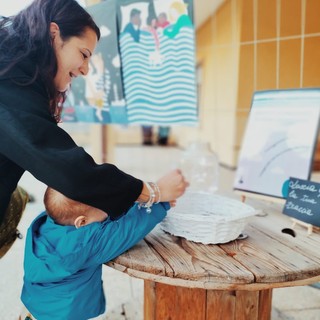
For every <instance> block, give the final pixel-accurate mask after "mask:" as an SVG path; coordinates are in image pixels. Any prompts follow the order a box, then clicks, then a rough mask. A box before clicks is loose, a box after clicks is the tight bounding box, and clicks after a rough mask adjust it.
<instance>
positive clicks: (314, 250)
mask: <svg viewBox="0 0 320 320" xmlns="http://www.w3.org/2000/svg"><path fill="white" fill-rule="evenodd" d="M281 210H282V209H281V208H279V209H278V210H276V209H275V208H274V207H269V208H268V209H266V211H267V212H268V214H269V216H268V217H263V218H261V217H254V219H253V223H254V226H255V227H256V228H257V229H258V230H260V231H261V232H264V233H265V234H267V235H268V236H270V237H272V238H273V239H276V240H277V241H279V242H281V243H283V244H286V245H287V246H288V247H290V248H292V249H293V250H296V251H298V252H300V253H301V254H303V255H305V256H307V257H309V258H310V259H311V260H314V261H315V262H316V263H318V264H320V250H319V244H320V230H319V229H315V230H314V232H313V233H312V234H311V235H309V236H308V235H307V229H306V228H304V227H302V226H297V227H296V228H295V229H294V232H295V235H296V236H295V237H292V236H290V235H288V234H285V233H283V232H282V230H283V229H285V228H291V226H292V221H291V219H290V218H288V216H286V215H284V214H282V213H280V212H281Z"/></svg>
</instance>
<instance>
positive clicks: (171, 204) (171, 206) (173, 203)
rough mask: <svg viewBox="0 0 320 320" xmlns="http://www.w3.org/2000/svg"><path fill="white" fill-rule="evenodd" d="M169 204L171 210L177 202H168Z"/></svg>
mask: <svg viewBox="0 0 320 320" xmlns="http://www.w3.org/2000/svg"><path fill="white" fill-rule="evenodd" d="M169 204H170V208H173V207H175V206H176V204H177V200H172V201H169Z"/></svg>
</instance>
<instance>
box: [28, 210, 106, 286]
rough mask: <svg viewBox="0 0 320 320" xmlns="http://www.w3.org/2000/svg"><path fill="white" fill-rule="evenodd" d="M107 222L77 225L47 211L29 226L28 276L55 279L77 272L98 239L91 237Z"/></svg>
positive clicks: (48, 279)
mask: <svg viewBox="0 0 320 320" xmlns="http://www.w3.org/2000/svg"><path fill="white" fill-rule="evenodd" d="M106 221H108V220H106ZM104 223H105V222H103V223H93V224H91V225H90V226H91V227H90V228H89V229H88V228H87V226H84V227H81V228H79V229H76V228H75V227H74V226H61V225H58V224H56V223H55V222H54V221H53V220H52V219H51V218H50V217H49V216H48V215H47V214H46V213H45V212H43V213H42V214H41V215H40V216H38V217H37V218H36V219H35V220H34V221H33V223H32V224H31V226H30V228H29V229H28V235H27V240H26V246H25V259H24V267H25V278H26V280H27V281H30V282H41V283H46V282H55V281H58V280H61V278H65V277H68V276H70V275H72V274H75V273H76V272H77V271H78V270H77V267H78V266H79V265H83V264H85V262H86V260H88V257H89V256H90V255H88V254H86V251H87V250H91V247H90V244H91V246H92V243H94V241H90V238H91V237H93V236H94V233H95V230H96V229H97V228H101V227H102V225H103V224H104ZM81 260H83V261H81Z"/></svg>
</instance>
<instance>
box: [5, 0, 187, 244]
mask: <svg viewBox="0 0 320 320" xmlns="http://www.w3.org/2000/svg"><path fill="white" fill-rule="evenodd" d="M106 14H107V13H106ZM99 38H100V31H99V29H98V27H97V26H96V24H95V23H94V21H93V20H92V18H91V16H90V15H89V14H88V13H87V12H86V11H85V10H84V9H83V8H82V7H81V6H80V5H79V4H78V3H77V2H76V1H75V0H35V1H34V2H33V3H32V4H31V5H30V6H29V7H27V8H26V9H24V10H22V11H21V12H20V13H19V14H18V15H16V16H14V17H12V18H11V19H7V18H6V19H3V20H2V22H0V217H1V221H3V220H5V216H6V215H9V214H10V212H9V211H10V210H9V209H10V208H13V207H14V206H12V203H10V206H9V202H10V198H11V199H13V197H11V196H12V194H13V192H14V190H15V189H16V188H17V183H18V181H19V180H20V178H21V176H22V174H23V173H24V171H26V170H27V171H29V172H30V173H31V174H32V175H34V176H35V177H36V178H37V179H39V180H40V181H42V182H43V183H45V184H47V185H48V186H50V187H52V188H54V189H56V190H58V191H60V192H61V193H62V194H64V195H66V196H67V197H69V198H71V199H73V200H76V201H80V202H83V203H85V204H87V205H90V206H93V207H96V208H98V209H101V210H103V211H105V212H107V213H108V215H110V216H111V217H112V218H116V217H118V216H120V215H122V214H123V213H124V212H126V211H127V210H128V209H129V208H130V207H131V206H132V205H133V203H134V202H135V201H139V202H141V203H144V205H146V206H149V207H151V206H152V203H153V202H155V201H158V200H159V198H160V195H161V201H173V200H175V199H177V198H178V197H179V196H181V195H182V194H183V193H184V191H185V188H186V187H187V182H185V180H184V178H183V176H182V174H181V172H180V171H178V170H175V171H172V172H170V173H168V174H166V175H165V176H163V177H161V178H160V179H159V180H158V183H157V185H155V184H150V185H149V184H146V183H144V182H143V181H141V180H139V179H137V178H134V177H132V176H130V175H128V174H126V173H124V172H122V171H121V170H119V169H118V168H117V167H115V166H114V165H111V164H102V165H98V164H96V163H95V162H94V160H93V159H92V157H91V156H90V155H88V154H87V153H86V152H85V151H84V150H83V148H81V147H78V146H77V145H76V144H75V142H74V141H73V140H72V138H71V137H70V136H69V135H68V134H67V133H66V132H65V131H63V130H62V129H61V128H60V127H59V126H57V122H58V121H59V118H60V114H61V109H62V107H61V104H62V102H63V101H64V99H65V94H66V90H67V89H68V88H69V87H70V84H71V81H72V79H73V78H76V77H78V76H82V75H86V74H87V73H88V65H89V60H90V57H91V55H92V53H93V51H94V49H95V47H96V44H97V41H98V40H99ZM11 214H12V212H11ZM16 214H19V212H16ZM2 225H6V222H4V223H2ZM2 227H3V226H2ZM14 231H15V230H14ZM2 234H3V233H2V230H0V245H1V237H2Z"/></svg>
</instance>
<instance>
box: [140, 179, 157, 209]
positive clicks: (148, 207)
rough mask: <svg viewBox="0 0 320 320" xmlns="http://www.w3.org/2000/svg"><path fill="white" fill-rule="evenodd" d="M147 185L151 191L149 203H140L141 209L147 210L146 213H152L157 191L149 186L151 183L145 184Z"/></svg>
mask: <svg viewBox="0 0 320 320" xmlns="http://www.w3.org/2000/svg"><path fill="white" fill-rule="evenodd" d="M145 185H146V186H147V189H148V191H149V199H148V201H147V202H140V203H139V208H147V209H146V212H147V213H151V211H152V210H151V207H152V205H153V203H154V201H155V198H156V194H155V191H154V190H153V188H152V187H151V185H150V184H149V182H145Z"/></svg>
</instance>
